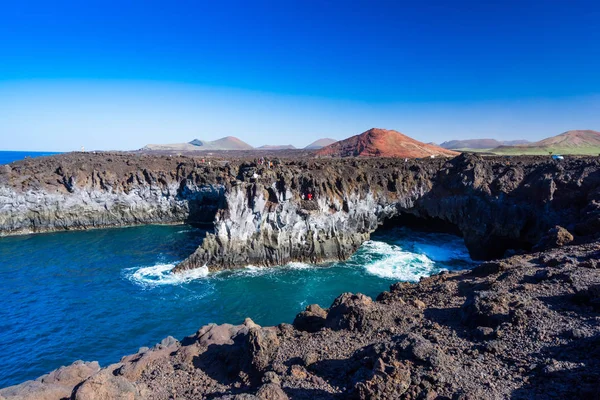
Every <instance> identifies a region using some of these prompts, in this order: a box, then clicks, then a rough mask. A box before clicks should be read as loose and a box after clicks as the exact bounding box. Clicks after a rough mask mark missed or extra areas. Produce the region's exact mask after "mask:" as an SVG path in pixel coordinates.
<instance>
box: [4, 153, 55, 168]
mask: <svg viewBox="0 0 600 400" xmlns="http://www.w3.org/2000/svg"><path fill="white" fill-rule="evenodd" d="M54 154H60V153H56V152H50V151H44V152H41V151H0V165H2V164H9V163H11V162H13V161H18V160H23V159H24V158H27V157H31V158H34V157H45V156H52V155H54Z"/></svg>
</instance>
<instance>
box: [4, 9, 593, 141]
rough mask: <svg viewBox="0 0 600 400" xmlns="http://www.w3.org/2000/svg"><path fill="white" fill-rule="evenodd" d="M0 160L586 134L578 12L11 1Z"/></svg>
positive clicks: (585, 37)
mask: <svg viewBox="0 0 600 400" xmlns="http://www.w3.org/2000/svg"><path fill="white" fill-rule="evenodd" d="M5 3H8V4H3V6H2V8H3V10H2V13H0V138H1V140H0V149H12V150H48V151H50V150H58V151H60V150H72V149H78V148H79V147H80V146H81V145H85V146H86V148H88V149H134V148H139V147H142V146H143V145H145V144H147V143H170V142H181V141H189V140H191V139H193V138H196V137H197V138H201V139H207V140H212V139H217V138H219V137H222V136H225V135H235V136H238V137H240V138H241V139H243V140H246V141H247V142H249V143H250V144H253V145H257V146H258V145H262V144H265V143H269V144H287V143H292V144H294V145H296V146H303V145H305V144H308V143H309V142H310V141H312V140H315V139H318V138H320V137H333V138H337V139H342V138H345V137H348V136H351V135H353V134H356V133H360V132H362V131H364V130H366V129H368V128H371V127H374V126H376V127H383V128H389V129H397V130H400V131H402V132H404V133H406V134H408V135H410V136H413V137H415V138H417V139H419V140H423V141H426V142H429V141H435V142H441V141H444V140H449V139H457V138H475V137H494V138H498V139H515V138H527V139H531V140H537V139H541V138H543V137H547V136H552V135H555V134H558V133H560V132H562V131H565V130H568V129H597V130H600V73H599V72H598V71H600V45H598V44H599V43H600V29H598V21H599V20H600V4H598V2H597V1H596V2H593V1H552V0H547V1H520V2H516V1H514V2H513V1H469V2H466V1H463V2H461V1H453V2H449V1H422V2H403V1H389V2H387V1H339V2H336V1H310V0H309V1H306V0H305V1H270V2H247V1H246V2H241V1H219V2H201V1H169V2H166V1H151V0H150V1H148V0H146V1H126V0H123V1H119V2H113V1H108V0H107V1H102V2H95V1H86V2H81V1H60V0H59V1H53V2H47V1H43V2H42V1H26V0H24V1H10V2H5Z"/></svg>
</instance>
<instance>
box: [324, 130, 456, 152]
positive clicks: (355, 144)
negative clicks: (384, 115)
mask: <svg viewBox="0 0 600 400" xmlns="http://www.w3.org/2000/svg"><path fill="white" fill-rule="evenodd" d="M317 154H318V155H320V156H331V157H407V158H418V157H429V156H432V155H433V156H455V155H457V154H458V153H457V152H455V151H451V150H446V149H443V148H441V147H439V146H434V145H431V144H425V143H423V142H419V141H418V140H415V139H413V138H410V137H408V136H406V135H403V134H402V133H400V132H397V131H392V130H387V129H378V128H373V129H369V130H368V131H366V132H363V133H361V134H360V135H356V136H352V137H350V138H348V139H345V140H340V141H339V142H336V143H333V144H331V145H329V146H327V147H324V148H322V149H321V150H319V151H317Z"/></svg>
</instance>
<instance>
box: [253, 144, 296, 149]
mask: <svg viewBox="0 0 600 400" xmlns="http://www.w3.org/2000/svg"><path fill="white" fill-rule="evenodd" d="M295 149H296V147H294V146H292V145H291V144H282V145H270V144H265V145H264V146H260V147H257V148H256V150H295Z"/></svg>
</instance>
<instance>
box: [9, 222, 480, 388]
mask: <svg viewBox="0 0 600 400" xmlns="http://www.w3.org/2000/svg"><path fill="white" fill-rule="evenodd" d="M204 234H205V233H204V231H203V230H202V229H199V228H194V227H191V226H188V225H179V226H143V227H133V228H121V229H103V230H92V231H83V232H63V233H53V234H43V235H30V236H16V237H7V238H0V304H2V307H0V347H1V348H2V351H0V387H5V386H10V385H13V384H16V383H19V382H22V381H24V380H27V379H33V378H36V377H38V376H40V375H42V374H44V373H46V372H49V371H50V370H52V369H55V368H57V367H59V366H61V365H67V364H70V363H72V362H73V361H75V360H77V359H83V360H89V361H91V360H98V361H100V364H101V365H107V364H109V363H113V362H117V361H118V360H119V359H120V358H121V356H123V355H126V354H130V353H134V352H136V351H137V350H138V348H139V347H140V346H152V345H154V344H155V343H157V342H159V341H160V340H161V339H163V338H164V337H166V336H168V335H172V336H174V337H176V338H177V339H181V338H182V337H184V336H187V335H190V334H192V333H194V332H195V331H196V330H198V328H200V327H201V326H202V325H205V324H207V323H210V322H216V323H224V322H230V323H234V324H239V323H241V322H243V320H244V318H245V317H250V318H252V319H253V320H254V321H255V322H257V323H258V324H261V325H275V324H278V323H281V322H292V321H293V319H294V316H295V315H296V314H297V313H298V312H299V311H301V310H302V309H303V308H304V307H305V306H306V305H308V304H311V303H319V304H320V305H322V306H323V307H328V306H329V305H330V304H331V302H332V301H333V300H334V299H335V298H336V297H337V296H338V295H339V294H341V293H342V292H362V293H365V294H367V295H370V296H376V295H377V294H378V293H380V292H381V291H384V290H387V289H388V288H389V286H390V284H391V283H393V282H396V281H398V280H413V281H414V280H418V279H419V277H420V276H426V275H430V274H432V273H436V272H438V271H440V270H441V269H444V268H445V269H457V268H467V267H469V266H470V265H471V264H470V261H469V257H468V253H467V250H466V248H465V247H464V245H463V243H462V240H461V239H460V238H457V237H454V236H449V235H444V234H431V233H417V232H413V231H409V230H405V229H397V230H393V231H387V232H385V233H378V234H376V235H374V237H373V240H372V241H370V242H367V243H365V244H364V245H363V246H362V248H361V249H360V250H359V251H358V252H357V254H355V255H354V256H353V257H352V258H351V259H350V260H349V261H347V262H340V263H334V264H330V265H327V266H319V267H316V266H311V265H308V264H300V263H296V264H291V265H288V266H283V267H277V268H269V269H266V268H256V267H248V268H245V269H243V270H240V271H236V272H222V273H217V274H209V275H206V271H203V270H202V269H200V270H196V271H193V272H191V273H188V274H187V275H184V276H174V275H172V274H170V272H169V271H170V269H171V268H173V266H174V264H175V263H176V262H177V261H179V260H182V259H184V258H185V257H186V256H187V255H189V254H190V253H191V252H193V250H194V249H195V247H196V246H197V245H198V243H200V241H201V240H202V237H203V236H204Z"/></svg>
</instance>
